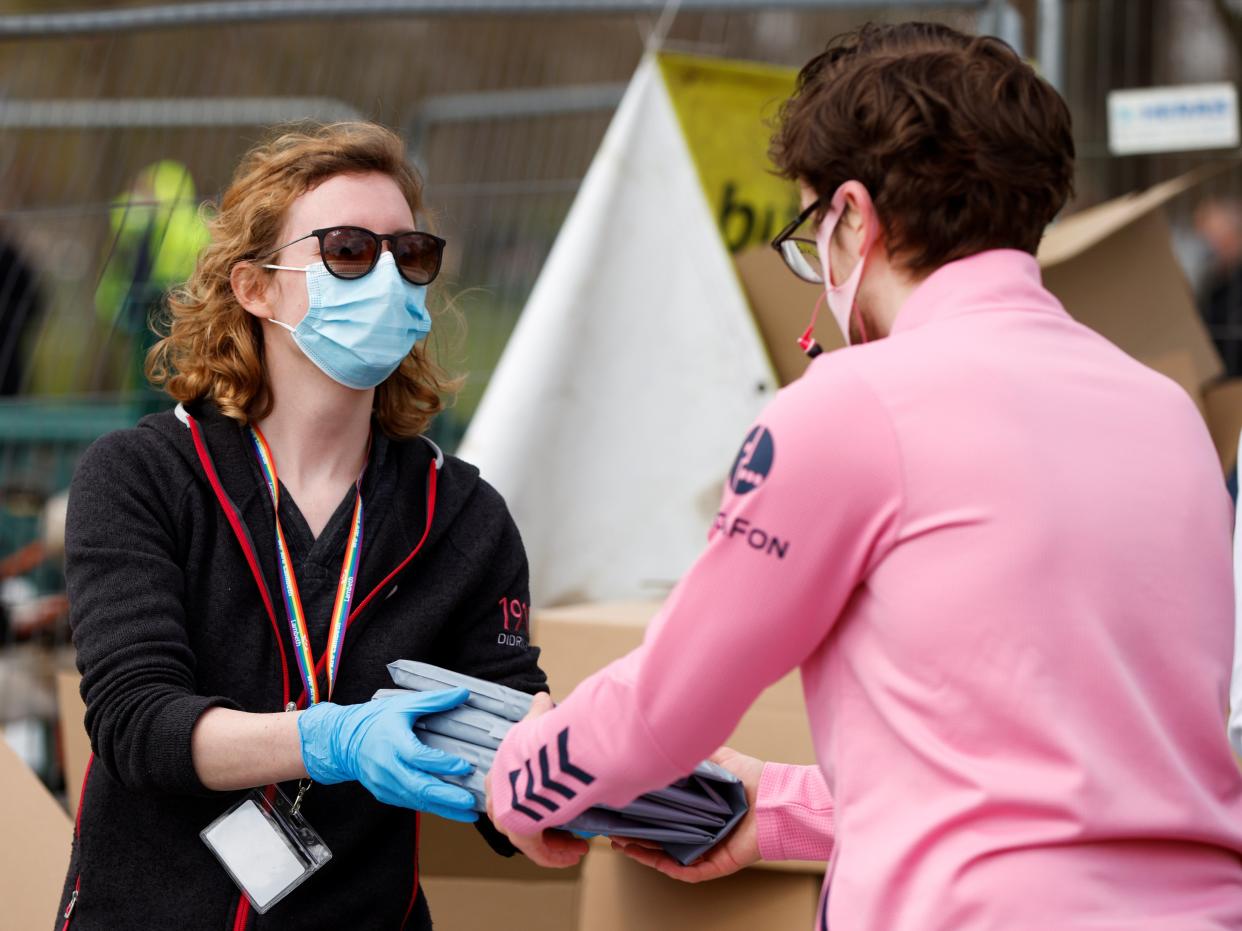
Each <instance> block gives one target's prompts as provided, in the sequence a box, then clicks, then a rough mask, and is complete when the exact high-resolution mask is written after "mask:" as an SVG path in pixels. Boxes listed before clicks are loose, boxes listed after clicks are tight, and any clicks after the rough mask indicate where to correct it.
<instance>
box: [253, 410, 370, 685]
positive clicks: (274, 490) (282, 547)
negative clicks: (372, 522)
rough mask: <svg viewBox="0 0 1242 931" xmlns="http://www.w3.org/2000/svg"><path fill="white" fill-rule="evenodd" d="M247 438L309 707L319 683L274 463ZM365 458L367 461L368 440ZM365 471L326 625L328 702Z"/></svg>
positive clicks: (262, 443) (354, 572)
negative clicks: (265, 494) (263, 484)
mask: <svg viewBox="0 0 1242 931" xmlns="http://www.w3.org/2000/svg"><path fill="white" fill-rule="evenodd" d="M250 437H251V439H253V440H254V448H255V452H257V453H258V455H259V467H260V468H261V469H262V470H263V477H264V478H265V479H266V480H267V488H268V491H270V492H271V495H272V510H273V516H274V518H275V521H276V552H277V555H278V556H279V557H280V559H279V561H280V587H281V590H282V591H283V592H284V596H285V613H286V615H287V616H288V618H289V632H290V634H291V635H292V637H293V650H294V653H295V655H296V656H297V658H298V670H299V671H300V672H301V674H302V683H303V685H304V686H305V687H306V701H307V705H308V706H309V705H313V704H315V703H316V702H318V701H319V680H318V677H317V676H316V675H315V654H314V653H313V652H312V650H311V642H310V631H309V629H308V628H307V626H306V612H305V611H304V610H303V609H302V596H301V594H300V593H299V591H298V580H297V578H296V577H295V576H294V574H293V559H292V557H291V556H290V555H289V545H288V544H287V543H286V542H285V532H284V530H283V529H282V528H281V526H280V481H279V480H278V479H277V477H276V460H275V459H273V458H272V451H271V449H270V448H269V447H268V445H267V440H266V439H264V438H263V434H262V433H261V432H260V431H259V428H258V427H256V426H253V425H252V426H251V427H250ZM367 458H368V459H369V458H370V441H369V440H368V441H367ZM366 468H367V467H366V463H365V462H364V463H363V466H362V472H360V473H358V481H357V482H355V483H354V489H355V491H356V492H357V494H356V497H355V498H354V518H353V522H352V524H351V526H350V530H349V541H348V542H347V543H346V544H345V558H344V559H343V560H342V561H341V578H340V581H339V582H338V583H337V587H336V600H335V602H333V605H332V620H331V623H330V624H329V625H328V661H327V672H328V695H327V697H328V699H331V698H332V688H333V686H334V685H335V684H336V671H337V667H338V666H339V665H340V662H341V646H342V644H344V642H345V628H346V627H347V626H348V623H349V609H350V605H351V604H352V603H353V599H354V583H355V582H356V581H357V578H358V563H359V556H360V555H361V553H362V476H363V475H364V474H365V473H366Z"/></svg>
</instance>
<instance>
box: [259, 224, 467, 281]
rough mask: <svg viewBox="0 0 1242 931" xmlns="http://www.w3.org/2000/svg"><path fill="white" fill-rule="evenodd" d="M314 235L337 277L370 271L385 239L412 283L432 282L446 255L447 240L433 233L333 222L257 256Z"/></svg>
mask: <svg viewBox="0 0 1242 931" xmlns="http://www.w3.org/2000/svg"><path fill="white" fill-rule="evenodd" d="M312 236H314V237H315V239H317V240H319V255H320V257H321V258H322V259H323V264H324V267H325V268H326V269H327V270H328V274H330V275H332V276H333V277H334V278H343V279H345V280H346V281H352V280H353V279H355V278H361V277H362V276H363V275H367V274H370V272H371V270H372V269H373V268H375V265H376V263H377V262H379V257H380V253H381V252H382V251H383V248H384V243H388V247H389V248H390V249H391V250H392V257H393V260H394V261H395V262H396V263H397V271H398V272H399V273H400V275H401V277H402V278H404V279H405V280H406V281H408V282H409V283H410V284H431V282H433V281H435V279H436V275H438V274H440V262H441V260H442V259H443V258H444V240H443V239H441V238H440V237H439V236H432V235H431V234H430V233H423V232H417V231H415V232H410V233H373V232H371V231H370V230H369V229H365V228H364V227H361V226H331V227H328V228H326V229H321V230H311V231H310V232H309V233H307V234H306V235H305V236H300V237H298V238H297V239H294V240H292V241H290V242H287V243H285V244H284V245H283V246H277V247H276V248H275V249H273V250H272V251H271V252H268V253H265V254H264V255H261V256H259V257H258V259H256V260H255V261H258V260H260V259H265V258H267V257H268V256H271V255H275V254H276V253H277V252H279V251H280V250H281V249H285V248H288V247H289V246H292V245H293V244H294V243H299V242H301V241H302V240H304V239H310V238H311V237H312ZM266 267H267V268H290V269H291V270H293V271H301V270H302V269H300V268H297V269H293V268H292V267H291V266H285V265H269V266H266Z"/></svg>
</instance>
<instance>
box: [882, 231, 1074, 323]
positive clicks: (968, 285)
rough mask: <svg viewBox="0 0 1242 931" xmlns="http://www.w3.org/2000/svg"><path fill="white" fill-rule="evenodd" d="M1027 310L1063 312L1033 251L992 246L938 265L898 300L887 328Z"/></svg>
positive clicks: (1061, 313) (1062, 314) (1059, 313)
mask: <svg viewBox="0 0 1242 931" xmlns="http://www.w3.org/2000/svg"><path fill="white" fill-rule="evenodd" d="M1012 310H1032V311H1036V312H1042V313H1052V314H1058V315H1060V316H1066V313H1065V310H1064V308H1062V307H1061V305H1060V303H1058V302H1057V300H1056V298H1055V297H1053V296H1052V294H1050V293H1049V292H1048V291H1046V290H1045V289H1044V287H1043V284H1042V281H1041V276H1040V271H1039V262H1038V261H1037V260H1036V258H1035V256H1033V255H1031V254H1030V253H1028V252H1021V251H1019V250H1017V249H992V250H990V251H988V252H979V253H977V254H975V255H972V256H969V257H968V258H964V259H958V260H957V261H955V262H950V263H948V264H947V265H942V266H941V267H940V268H938V269H936V270H935V271H934V272H932V273H931V274H930V275H928V276H927V278H925V279H924V280H923V282H922V283H921V284H920V285H919V286H918V287H917V288H915V289H914V291H913V292H912V293H911V294H910V296H909V297H908V298H907V299H906V302H905V303H904V304H902V305H901V310H900V311H898V313H897V319H896V321H895V322H894V323H893V328H892V334H893V335H897V334H899V333H902V332H905V331H908V330H913V329H915V328H917V327H920V326H923V325H924V324H927V323H932V322H935V321H937V320H947V319H949V318H952V317H960V316H963V315H965V314H975V313H996V312H997V311H1012Z"/></svg>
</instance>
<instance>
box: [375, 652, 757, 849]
mask: <svg viewBox="0 0 1242 931" xmlns="http://www.w3.org/2000/svg"><path fill="white" fill-rule="evenodd" d="M388 672H389V675H391V676H392V680H393V682H394V683H395V684H396V685H397V686H398V687H397V688H395V689H381V690H380V691H378V692H376V693H375V697H376V698H383V697H386V696H391V695H400V694H401V693H402V692H404V691H415V692H429V691H437V690H440V689H450V688H466V689H469V690H470V697H469V698H467V699H466V701H465V703H464V704H463V705H460V706H458V707H457V708H453V709H451V710H449V711H444V712H441V713H439V714H431V715H426V716H425V717H422V718H419V719H418V720H417V721H415V723H414V728H415V730H416V731H417V732H418V739H419V740H421V741H422V742H423V743H424V744H426V745H427V746H429V747H435V748H436V749H438V750H443V751H444V752H445V753H451V754H454V755H455V756H459V757H461V758H462V759H464V760H466V761H467V762H469V763H473V764H474V767H475V768H474V771H473V772H471V773H470V774H468V775H465V776H442V777H441V778H442V779H444V780H445V781H446V782H451V783H453V784H454V785H458V786H461V787H462V788H463V789H466V790H467V791H468V792H470V793H471V794H472V795H473V796H474V800H475V808H476V809H477V810H478V811H480V812H482V811H483V810H484V808H485V799H486V787H485V786H486V783H485V780H486V778H487V773H488V771H489V770H490V769H491V768H492V763H493V762H494V761H495V759H496V750H497V749H498V748H499V747H500V742H501V741H502V740H504V738H505V735H506V734H507V733H509V728H511V727H512V726H513V724H514V722H516V721H520V720H522V718H524V717H525V716H526V712H527V711H529V710H530V703H531V696H530V695H527V694H526V693H525V692H518V691H515V690H514V689H510V688H506V687H505V686H503V685H497V684H496V683H494V682H487V681H484V680H483V679H476V678H474V677H472V676H466V675H462V674H461V673H457V672H453V671H451V670H448V669H441V668H440V667H439V666H432V665H430V664H428V663H417V662H414V661H413V660H404V659H403V660H398V661H397V662H395V663H390V664H389V665H388ZM747 807H748V806H747V802H746V790H745V789H744V787H743V786H742V784H741V782H740V781H739V780H738V778H737V777H736V776H734V775H733V774H732V773H730V772H729V771H727V770H725V769H723V768H722V767H720V766H718V765H716V764H715V763H712V762H710V761H705V762H703V763H700V764H699V765H698V766H697V767H696V768H695V770H694V772H693V773H691V774H690V775H689V776H687V777H685V778H684V779H679V780H677V781H676V782H674V783H673V784H672V785H670V786H668V787H667V788H664V789H659V790H657V791H655V792H649V793H647V794H646V795H642V796H639V797H638V798H636V799H635V800H634V801H632V802H631V803H630V804H628V805H626V806H625V807H624V808H611V807H608V806H606V805H598V806H596V807H594V808H590V809H588V810H587V811H585V812H583V813H582V814H581V815H579V816H578V817H577V818H575V819H574V820H573V821H571V822H570V823H569V824H566V825H564V826H563V829H564V830H567V831H573V832H575V833H578V834H582V835H592V834H605V835H608V836H611V837H632V838H636V839H640V840H649V841H653V842H655V843H658V844H659V845H660V846H661V847H663V848H664V850H665V851H666V852H667V853H668V854H669V855H670V856H671V857H673V858H674V859H675V860H677V862H679V863H681V864H683V865H687V864H690V863H693V862H694V861H695V860H697V859H698V858H699V857H701V856H702V855H703V854H705V853H706V852H707V851H708V850H710V849H711V848H712V847H714V846H715V845H716V844H718V843H719V842H720V841H721V840H722V839H723V838H724V837H725V836H726V835H727V834H728V833H729V832H730V831H731V830H733V828H734V827H736V826H737V823H738V822H739V821H741V820H742V817H743V816H744V815H745V814H746V810H747Z"/></svg>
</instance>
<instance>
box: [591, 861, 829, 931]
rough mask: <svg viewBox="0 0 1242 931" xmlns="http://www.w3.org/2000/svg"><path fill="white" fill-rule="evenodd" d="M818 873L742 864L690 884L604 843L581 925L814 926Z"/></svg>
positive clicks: (746, 930)
mask: <svg viewBox="0 0 1242 931" xmlns="http://www.w3.org/2000/svg"><path fill="white" fill-rule="evenodd" d="M822 880H823V869H822V865H821V868H820V871H819V872H818V873H783V872H771V871H765V870H743V871H742V872H741V873H736V874H734V875H733V876H726V877H725V878H724V879H716V880H713V881H711V882H706V883H700V884H697V885H690V884H687V883H681V882H677V881H676V880H672V879H669V878H668V877H667V876H664V875H663V874H662V873H657V872H656V871H655V870H651V869H648V868H647V867H645V866H641V865H639V864H637V863H635V862H634V861H632V860H630V859H628V858H627V857H625V856H624V855H622V854H619V853H616V852H615V851H613V850H611V849H610V848H608V847H606V846H603V845H596V846H595V847H593V849H592V850H591V853H590V854H589V855H588V856H587V858H586V865H585V868H584V871H583V876H582V897H581V899H580V906H579V910H578V927H579V928H580V929H581V931H684V929H687V928H711V929H713V931H752V929H755V928H762V929H769V928H770V929H791V931H801V929H804V928H811V927H814V924H815V913H816V906H817V905H818V902H819V894H820V887H821V885H822Z"/></svg>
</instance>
